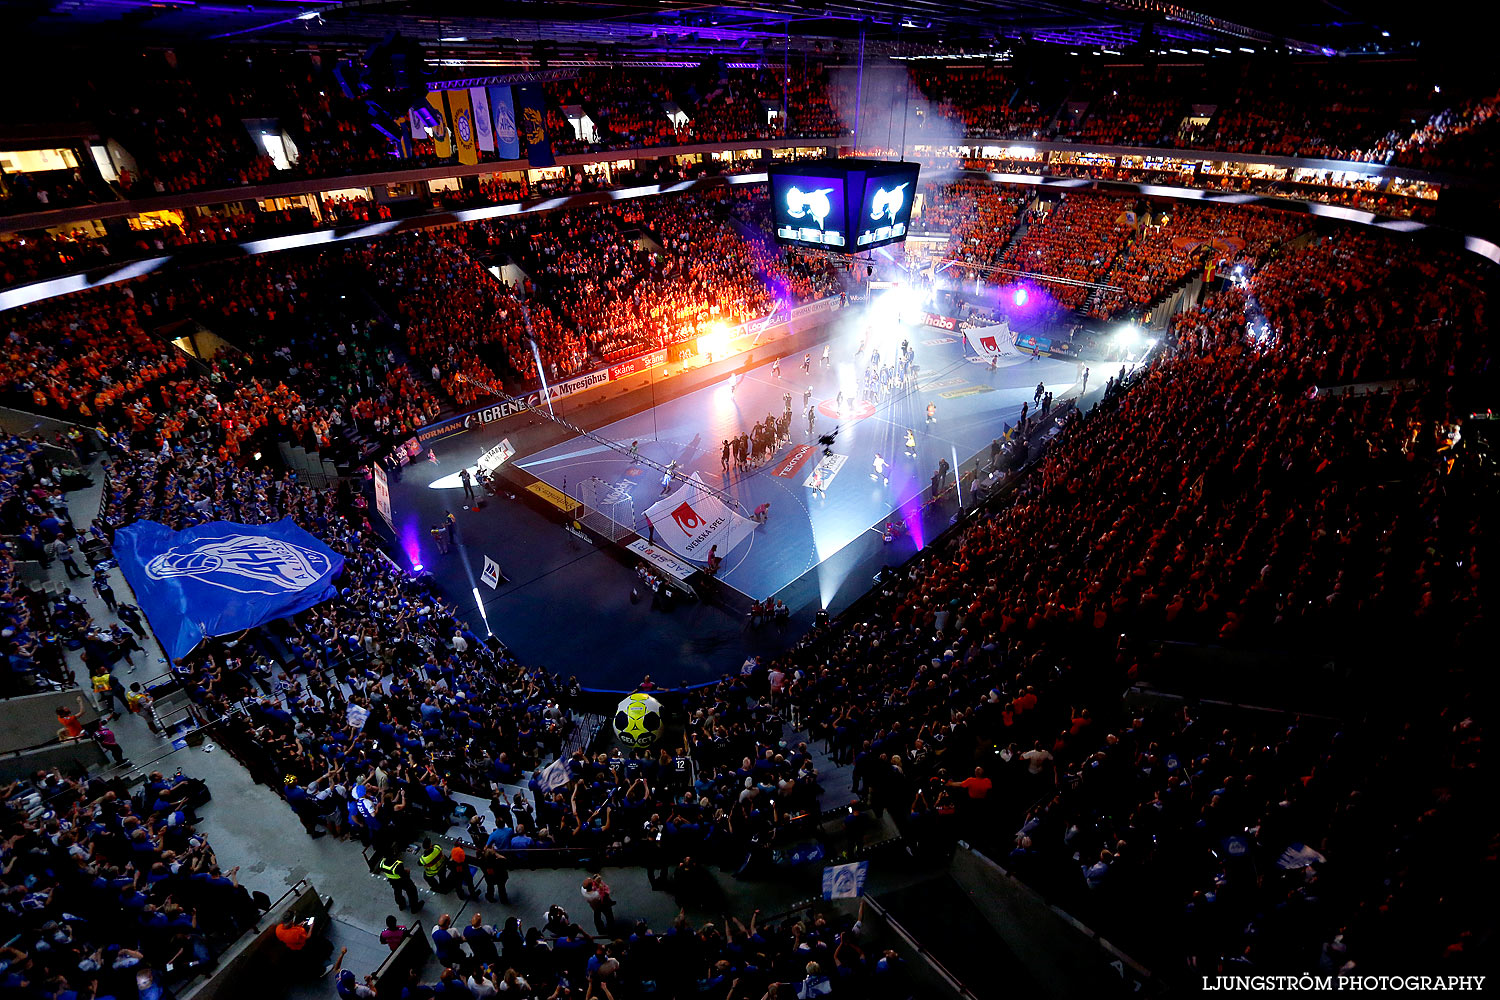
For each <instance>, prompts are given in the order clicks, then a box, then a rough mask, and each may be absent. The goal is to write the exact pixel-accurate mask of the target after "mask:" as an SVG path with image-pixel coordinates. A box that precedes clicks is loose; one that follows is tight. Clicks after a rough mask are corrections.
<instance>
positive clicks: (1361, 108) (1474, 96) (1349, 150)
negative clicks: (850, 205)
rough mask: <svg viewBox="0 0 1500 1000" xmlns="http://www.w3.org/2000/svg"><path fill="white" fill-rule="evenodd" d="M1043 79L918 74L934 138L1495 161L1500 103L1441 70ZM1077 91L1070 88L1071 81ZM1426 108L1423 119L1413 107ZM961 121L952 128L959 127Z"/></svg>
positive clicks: (1436, 164)
mask: <svg viewBox="0 0 1500 1000" xmlns="http://www.w3.org/2000/svg"><path fill="white" fill-rule="evenodd" d="M1075 65H1076V67H1077V68H1076V69H1070V70H1068V71H1066V72H1063V71H1058V72H1054V73H1049V74H1042V75H1041V78H1040V79H1038V80H1034V81H1031V82H1027V81H1025V80H1024V79H1023V78H1021V77H1019V76H1017V77H1012V76H1011V75H1010V73H1009V71H1008V70H1006V69H1003V68H1000V67H991V66H982V67H981V66H974V67H945V68H943V69H932V68H927V67H918V66H916V65H915V64H914V65H913V67H912V69H911V71H910V73H911V86H912V88H913V92H914V96H918V97H922V98H925V99H926V101H927V102H928V103H927V104H926V105H925V106H924V107H923V108H922V110H921V120H922V121H924V122H926V120H927V119H931V122H930V123H928V124H924V125H923V129H924V131H926V132H928V133H931V137H935V138H951V137H950V136H948V135H947V129H949V128H951V127H952V126H958V127H959V128H961V129H962V133H961V136H960V137H962V138H991V139H1048V140H1052V139H1056V140H1063V141H1073V142H1090V143H1099V144H1104V145H1125V146H1156V147H1175V148H1180V149H1206V150H1222V151H1224V152H1231V153H1260V154H1274V155H1281V156H1309V157H1324V158H1328V159H1338V160H1355V161H1362V162H1372V163H1387V164H1389V163H1396V164H1401V165H1404V166H1412V167H1419V168H1422V169H1427V170H1459V171H1481V170H1483V169H1485V168H1486V167H1487V166H1489V165H1492V164H1493V162H1494V155H1495V149H1496V142H1495V140H1496V127H1495V110H1496V107H1497V102H1500V95H1496V94H1495V93H1494V92H1493V91H1488V92H1486V91H1485V90H1483V89H1482V88H1481V89H1479V90H1477V91H1473V92H1470V93H1459V94H1454V93H1452V92H1451V91H1450V92H1448V93H1444V92H1443V90H1442V89H1441V87H1440V86H1439V84H1438V82H1437V81H1439V79H1440V73H1439V72H1436V71H1435V70H1434V69H1433V68H1431V67H1422V66H1412V67H1411V68H1410V69H1409V70H1408V71H1406V72H1398V73H1393V72H1392V68H1391V64H1390V63H1388V62H1383V61H1379V60H1372V61H1370V62H1346V63H1307V62H1303V63H1297V64H1295V65H1294V66H1277V65H1272V64H1269V63H1266V62H1262V61H1255V60H1248V61H1245V62H1244V63H1239V64H1235V63H1230V62H1226V63H1223V64H1219V63H1213V64H1209V63H1207V62H1205V63H1203V64H1198V65H1194V64H1188V65H1178V64H1171V65H1161V66H1151V67H1147V68H1142V67H1141V66H1139V65H1130V66H1114V65H1110V64H1108V63H1105V64H1099V65H1097V66H1096V65H1095V64H1092V63H1087V62H1085V63H1079V64H1075ZM1065 83H1066V84H1071V87H1070V86H1065V85H1064V84H1065ZM1414 107H1415V108H1426V109H1429V110H1426V111H1424V112H1422V116H1421V117H1419V118H1409V117H1408V109H1410V108H1414ZM949 123H951V125H950V124H949Z"/></svg>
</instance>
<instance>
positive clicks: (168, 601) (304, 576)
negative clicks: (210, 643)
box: [114, 517, 344, 660]
mask: <svg viewBox="0 0 1500 1000" xmlns="http://www.w3.org/2000/svg"><path fill="white" fill-rule="evenodd" d="M114 554H115V558H116V559H118V560H119V561H120V572H121V573H124V574H125V579H126V580H127V581H129V583H130V586H131V588H132V589H133V590H134V591H135V595H136V598H137V599H138V600H139V602H140V606H141V610H142V611H144V612H146V617H147V618H148V619H149V620H150V622H151V628H152V630H153V631H154V632H155V633H156V637H157V639H159V640H160V641H161V643H162V646H163V647H164V648H165V649H166V651H167V655H168V656H170V657H171V658H172V659H174V660H180V659H182V658H183V657H184V656H187V655H188V654H189V653H191V652H192V651H193V650H194V649H195V648H196V647H197V646H198V644H199V643H200V642H202V641H203V640H204V639H207V638H210V637H212V636H218V635H231V634H233V633H236V632H243V631H244V630H245V629H249V628H254V627H255V626H257V625H262V624H264V623H266V622H269V621H275V620H276V619H278V618H285V617H287V616H288V615H294V614H296V613H297V612H299V611H305V610H307V609H308V608H310V607H312V606H313V605H315V604H320V603H322V602H323V601H326V600H327V599H328V598H330V597H333V596H334V594H335V593H336V590H335V588H334V586H333V581H334V580H335V579H336V578H337V577H338V575H339V574H340V573H342V572H343V571H344V557H343V556H341V555H339V554H338V553H337V552H334V551H333V550H332V549H330V548H329V547H328V546H326V545H324V544H323V543H322V542H321V541H319V540H318V539H316V538H314V537H313V536H312V535H310V534H308V533H307V532H306V531H303V530H302V529H301V528H299V527H297V525H296V524H295V523H294V522H293V521H292V519H291V518H290V517H285V518H282V519H281V520H280V521H276V522H275V523H273V524H257V525H249V524H238V523H236V522H234V521H210V522H209V523H207V524H200V525H197V526H196V527H192V528H188V529H186V530H184V531H173V530H172V529H171V528H169V527H167V526H166V525H165V524H158V523H157V522H155V521H136V522H135V523H134V524H130V525H127V526H125V527H123V528H121V529H120V530H119V531H117V532H115V540H114Z"/></svg>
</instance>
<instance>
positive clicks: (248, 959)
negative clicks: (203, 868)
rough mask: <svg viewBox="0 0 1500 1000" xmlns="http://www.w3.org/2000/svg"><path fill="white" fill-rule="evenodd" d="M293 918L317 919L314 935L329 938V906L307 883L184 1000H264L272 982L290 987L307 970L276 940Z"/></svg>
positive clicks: (234, 946) (240, 941)
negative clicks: (284, 920)
mask: <svg viewBox="0 0 1500 1000" xmlns="http://www.w3.org/2000/svg"><path fill="white" fill-rule="evenodd" d="M288 912H290V913H291V915H292V919H293V921H302V920H306V919H308V918H309V917H311V918H312V920H313V933H314V934H315V935H318V936H322V935H326V934H327V932H328V924H329V921H330V916H329V913H328V907H327V906H326V905H325V904H324V901H323V899H322V897H321V896H319V895H318V892H317V890H316V889H315V888H314V887H313V885H312V883H310V882H308V881H307V880H306V879H302V880H301V881H299V882H297V883H296V884H295V885H293V886H292V887H291V888H290V889H288V890H287V891H286V892H285V893H284V894H283V895H282V896H281V898H280V899H277V900H276V901H274V902H272V903H271V904H270V908H269V909H267V910H265V912H264V913H262V914H261V916H260V919H259V920H257V921H256V923H255V926H254V927H252V928H251V929H250V930H248V931H246V932H245V933H244V934H243V935H241V936H240V937H239V938H238V939H237V940H236V941H235V942H234V943H233V944H232V945H230V946H229V947H228V948H227V949H225V950H224V952H223V953H222V954H220V955H219V959H218V965H217V967H216V968H215V969H214V972H213V975H211V976H209V977H208V978H207V979H204V980H202V981H200V982H199V983H197V984H196V985H194V986H193V987H192V988H191V989H189V990H187V991H186V992H185V993H182V994H180V996H181V1000H260V998H262V997H264V996H266V995H267V993H268V990H267V984H268V983H278V982H279V983H291V982H293V981H295V980H296V979H297V978H299V977H300V976H301V975H302V973H303V972H304V971H305V970H304V969H302V968H300V967H298V965H297V963H296V958H295V957H294V954H293V953H292V952H291V951H289V950H288V949H287V947H286V946H285V945H283V944H282V943H281V942H280V941H278V940H277V939H276V925H277V924H278V923H280V922H281V919H282V917H283V916H284V915H285V914H287V913H288Z"/></svg>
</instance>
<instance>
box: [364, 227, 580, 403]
mask: <svg viewBox="0 0 1500 1000" xmlns="http://www.w3.org/2000/svg"><path fill="white" fill-rule="evenodd" d="M471 238H477V234H476V233H475V231H474V230H471V229H468V228H462V229H451V230H426V231H423V232H420V233H410V234H406V235H403V236H400V237H397V238H396V239H394V240H386V241H382V242H378V243H371V244H368V245H366V246H363V247H361V248H358V249H356V250H353V251H350V253H351V254H352V255H354V256H356V257H357V258H358V260H359V261H360V263H361V264H362V265H363V266H364V267H365V268H366V269H367V272H368V274H369V276H370V277H371V278H372V279H373V280H374V282H375V285H376V287H377V288H378V290H379V292H380V294H381V295H382V296H383V297H384V298H385V299H386V301H387V303H388V308H389V309H390V311H391V315H392V316H393V317H394V318H395V321H396V323H397V328H398V330H399V331H400V334H401V336H402V337H404V338H405V347H406V350H407V353H408V354H410V355H411V356H412V357H413V358H416V359H418V360H420V361H421V363H423V364H428V365H432V366H433V367H435V368H437V369H438V376H439V380H440V381H441V382H442V385H443V388H444V390H445V391H446V392H447V393H448V395H449V396H451V397H452V398H453V399H454V400H455V401H456V402H457V403H458V404H459V405H460V406H464V405H466V404H468V403H470V402H472V401H473V400H476V399H483V398H485V397H487V396H488V395H490V390H489V389H488V388H485V387H486V386H493V385H498V384H499V383H500V382H501V378H500V376H499V374H498V373H497V372H496V371H495V370H494V368H492V367H491V365H490V363H489V362H488V361H487V360H485V359H486V358H488V357H496V358H501V359H504V361H505V362H506V363H507V364H508V365H509V370H510V371H512V372H514V373H516V375H517V376H518V377H519V378H521V379H522V380H524V381H527V382H532V381H535V380H536V379H537V377H538V370H537V360H538V358H540V360H541V363H542V364H543V365H545V366H546V368H545V371H546V374H547V377H548V378H549V380H558V379H562V378H566V377H567V376H568V375H571V374H573V373H574V372H576V371H578V370H580V369H581V368H582V367H583V366H584V364H585V362H586V361H587V360H588V348H587V345H586V344H585V343H584V340H583V338H582V337H581V336H579V335H578V333H576V332H575V331H573V330H570V329H569V328H568V327H567V326H566V325H564V323H563V321H562V320H561V319H560V318H559V317H558V316H557V314H556V313H554V312H553V311H552V310H551V309H550V308H549V307H548V306H547V305H546V304H545V303H544V302H542V301H540V300H539V299H537V298H534V297H531V296H527V295H525V294H522V293H524V289H521V290H518V289H513V288H511V287H510V286H508V285H506V284H505V283H503V282H501V281H499V280H497V279H495V278H494V277H493V276H492V275H491V274H490V273H489V272H488V271H486V270H485V268H484V266H483V265H482V264H480V263H479V261H478V260H476V259H475V257H474V256H473V255H471V254H470V252H469V249H468V247H469V245H470V244H469V240H470V239H471ZM533 344H534V345H535V347H536V350H535V351H533Z"/></svg>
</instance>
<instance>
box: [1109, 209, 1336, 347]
mask: <svg viewBox="0 0 1500 1000" xmlns="http://www.w3.org/2000/svg"><path fill="white" fill-rule="evenodd" d="M1153 212H1154V213H1155V214H1154V215H1153V214H1152V213H1153ZM1306 224H1307V223H1306V219H1305V217H1303V216H1299V215H1292V214H1290V213H1288V212H1277V211H1273V210H1268V209H1257V208H1251V209H1245V208H1233V207H1228V206H1222V205H1194V204H1177V205H1164V204H1153V205H1151V206H1150V207H1149V210H1148V212H1147V213H1146V214H1144V215H1143V216H1142V217H1141V219H1140V224H1139V227H1138V230H1137V233H1136V235H1135V236H1134V238H1133V239H1132V240H1131V242H1130V244H1129V246H1128V247H1127V248H1126V249H1125V251H1124V252H1123V253H1121V254H1120V256H1119V257H1117V258H1115V263H1114V266H1113V267H1111V268H1110V270H1109V273H1108V274H1107V275H1106V276H1105V277H1104V283H1105V284H1107V285H1115V286H1118V287H1120V288H1123V289H1124V291H1121V292H1106V293H1104V294H1102V295H1100V296H1098V297H1096V298H1095V299H1094V300H1093V301H1092V304H1091V305H1090V309H1089V313H1090V315H1091V316H1093V317H1095V318H1097V319H1106V320H1107V319H1113V318H1115V317H1116V316H1119V315H1120V314H1121V313H1123V312H1126V311H1127V310H1129V311H1132V312H1140V311H1143V310H1145V309H1147V308H1149V307H1150V305H1151V304H1152V303H1154V302H1156V301H1158V300H1160V299H1161V298H1162V296H1163V295H1165V294H1167V292H1169V291H1170V290H1171V289H1172V287H1173V286H1174V285H1176V284H1177V283H1178V282H1181V281H1182V280H1184V279H1185V278H1188V277H1190V276H1191V275H1193V274H1194V273H1198V272H1202V271H1203V269H1204V268H1205V267H1206V266H1208V265H1210V264H1211V265H1213V267H1214V269H1215V270H1216V272H1217V273H1219V274H1228V273H1229V272H1230V271H1231V269H1232V268H1233V267H1234V265H1235V263H1236V262H1237V261H1241V260H1244V261H1260V260H1264V259H1265V258H1266V257H1267V256H1268V255H1269V253H1270V252H1271V251H1272V250H1273V249H1275V248H1276V247H1277V246H1279V245H1280V244H1282V243H1285V242H1286V241H1288V240H1290V239H1292V238H1294V237H1295V236H1297V234H1298V233H1300V232H1302V231H1303V229H1304V228H1306Z"/></svg>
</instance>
